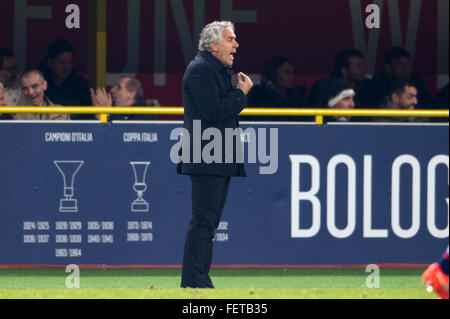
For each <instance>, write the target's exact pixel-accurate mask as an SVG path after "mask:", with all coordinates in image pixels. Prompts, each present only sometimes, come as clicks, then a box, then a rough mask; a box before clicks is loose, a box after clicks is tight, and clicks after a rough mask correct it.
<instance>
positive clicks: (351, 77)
mask: <svg viewBox="0 0 450 319" xmlns="http://www.w3.org/2000/svg"><path fill="white" fill-rule="evenodd" d="M365 75H366V69H365V64H364V55H363V54H362V53H361V51H360V50H358V49H345V50H342V51H340V52H338V53H337V54H336V56H335V57H334V68H333V71H332V72H331V74H330V77H329V78H328V79H325V80H320V81H318V82H316V83H315V84H314V85H313V87H312V89H311V92H310V94H309V96H308V100H307V102H306V104H307V105H308V106H310V107H324V106H326V105H322V104H320V102H321V100H322V98H321V96H323V95H329V92H327V91H326V90H327V89H328V88H329V85H328V84H329V83H327V82H328V80H329V79H331V78H343V79H345V80H346V81H347V82H349V83H350V84H351V85H352V87H353V90H354V91H355V93H356V95H355V101H354V102H355V106H356V107H361V106H363V105H364V104H365V101H364V100H365V96H366V90H367V87H368V85H369V83H370V80H368V79H367V78H366V76H365ZM322 102H323V101H322Z"/></svg>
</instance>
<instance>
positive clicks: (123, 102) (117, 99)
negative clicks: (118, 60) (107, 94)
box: [111, 78, 136, 106]
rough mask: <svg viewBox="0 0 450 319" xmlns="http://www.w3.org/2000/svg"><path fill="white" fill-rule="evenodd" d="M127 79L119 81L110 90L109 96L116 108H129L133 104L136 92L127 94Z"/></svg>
mask: <svg viewBox="0 0 450 319" xmlns="http://www.w3.org/2000/svg"><path fill="white" fill-rule="evenodd" d="M128 81H129V79H127V78H123V79H120V80H119V82H117V83H116V85H115V86H114V87H113V88H112V89H111V96H112V98H113V101H114V104H115V105H116V106H131V105H133V104H134V102H135V96H136V92H128V90H127V88H126V84H127V82H128Z"/></svg>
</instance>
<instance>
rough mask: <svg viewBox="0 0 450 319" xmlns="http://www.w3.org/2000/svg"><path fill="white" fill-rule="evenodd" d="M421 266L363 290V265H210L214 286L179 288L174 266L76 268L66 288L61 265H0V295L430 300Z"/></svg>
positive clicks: (384, 273)
mask: <svg viewBox="0 0 450 319" xmlns="http://www.w3.org/2000/svg"><path fill="white" fill-rule="evenodd" d="M423 271H424V269H421V268H413V269H398V268H385V269H384V268H381V269H380V277H379V278H380V287H379V288H367V287H366V279H367V276H369V275H370V274H369V273H366V272H365V268H263V269H262V268H237V269H230V268H225V269H223V268H213V269H212V270H211V278H212V280H213V282H214V285H215V287H216V289H182V288H179V283H180V275H181V270H180V269H176V268H175V269H159V268H156V269H83V268H81V269H80V288H79V289H68V288H66V278H67V276H68V275H69V273H66V272H65V269H64V268H56V269H54V268H45V269H0V299H7V298H20V299H21V298H33V299H39V298H50V299H59V298H71V299H72V298H92V299H96V298H106V299H114V298H133V299H135V298H152V299H341V298H344V299H397V298H400V299H434V298H435V296H434V295H433V294H432V293H428V292H427V291H426V290H425V287H424V285H423V283H422V282H421V275H422V273H423Z"/></svg>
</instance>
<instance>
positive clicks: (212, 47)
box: [209, 42, 219, 52]
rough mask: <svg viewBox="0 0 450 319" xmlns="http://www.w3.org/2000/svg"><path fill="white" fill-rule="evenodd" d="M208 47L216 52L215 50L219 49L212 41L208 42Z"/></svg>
mask: <svg viewBox="0 0 450 319" xmlns="http://www.w3.org/2000/svg"><path fill="white" fill-rule="evenodd" d="M209 47H210V48H211V51H212V52H217V51H219V49H218V47H217V44H216V43H212V42H211V43H210V44H209Z"/></svg>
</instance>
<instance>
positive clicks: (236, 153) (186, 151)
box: [170, 120, 278, 175]
mask: <svg viewBox="0 0 450 319" xmlns="http://www.w3.org/2000/svg"><path fill="white" fill-rule="evenodd" d="M267 130H268V129H267V128H258V129H257V130H255V129H254V128H252V127H249V128H247V129H245V130H242V128H240V127H237V128H234V129H233V128H225V138H224V137H223V136H222V132H221V131H220V130H219V129H218V128H216V127H209V128H206V129H205V130H203V131H202V127H201V121H200V120H194V121H193V129H192V136H191V134H190V133H189V131H188V130H187V129H185V128H182V127H178V128H175V129H173V130H172V132H171V133H170V140H171V141H178V142H177V143H175V145H173V146H172V148H171V150H170V160H171V161H172V163H174V164H178V163H180V162H182V163H196V164H198V163H205V164H211V163H217V164H223V163H225V164H227V163H244V160H245V147H244V145H245V144H246V145H247V155H248V163H256V162H257V161H258V162H259V163H260V164H262V165H261V166H260V167H259V173H260V174H262V175H264V174H275V173H276V172H277V170H278V128H270V129H269V147H267V142H268V140H267V139H268V137H267ZM206 141H209V142H208V143H207V144H205V143H204V142H206ZM223 142H225V147H224V148H223ZM202 144H204V145H203V146H202ZM223 150H224V152H225V154H223ZM180 151H181V153H180ZM267 151H268V153H267ZM191 153H192V154H191ZM180 154H181V156H180ZM263 165H264V166H263Z"/></svg>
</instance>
